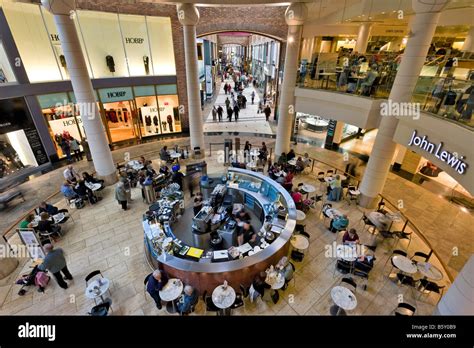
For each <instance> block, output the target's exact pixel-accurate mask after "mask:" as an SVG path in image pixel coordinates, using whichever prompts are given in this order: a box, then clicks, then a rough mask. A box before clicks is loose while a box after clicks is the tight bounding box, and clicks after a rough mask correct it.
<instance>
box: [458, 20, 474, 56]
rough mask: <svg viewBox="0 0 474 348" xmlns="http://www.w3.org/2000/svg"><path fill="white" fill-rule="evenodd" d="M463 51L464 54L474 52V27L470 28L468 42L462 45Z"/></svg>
mask: <svg viewBox="0 0 474 348" xmlns="http://www.w3.org/2000/svg"><path fill="white" fill-rule="evenodd" d="M461 51H463V52H474V26H473V27H471V28H469V32H468V33H467V36H466V40H464V43H463V45H462V48H461Z"/></svg>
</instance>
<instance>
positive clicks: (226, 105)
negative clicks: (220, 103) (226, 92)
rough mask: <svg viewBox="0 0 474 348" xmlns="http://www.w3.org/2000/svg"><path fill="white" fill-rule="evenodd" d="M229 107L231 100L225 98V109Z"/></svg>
mask: <svg viewBox="0 0 474 348" xmlns="http://www.w3.org/2000/svg"><path fill="white" fill-rule="evenodd" d="M229 105H230V100H229V97H227V98H225V107H226V109H228V108H229Z"/></svg>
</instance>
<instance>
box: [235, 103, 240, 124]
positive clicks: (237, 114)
mask: <svg viewBox="0 0 474 348" xmlns="http://www.w3.org/2000/svg"><path fill="white" fill-rule="evenodd" d="M239 112H240V108H239V106H238V105H237V104H236V105H235V106H234V118H235V122H237V121H238V120H239Z"/></svg>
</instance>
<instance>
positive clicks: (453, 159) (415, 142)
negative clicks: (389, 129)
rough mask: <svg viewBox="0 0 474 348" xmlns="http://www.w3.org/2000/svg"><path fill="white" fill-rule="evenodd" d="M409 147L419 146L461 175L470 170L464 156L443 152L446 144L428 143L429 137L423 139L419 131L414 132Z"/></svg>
mask: <svg viewBox="0 0 474 348" xmlns="http://www.w3.org/2000/svg"><path fill="white" fill-rule="evenodd" d="M408 146H417V147H419V148H420V149H422V150H424V151H426V152H428V153H429V154H431V155H433V156H435V157H436V158H438V159H439V160H440V161H442V162H446V163H447V164H448V165H449V166H450V167H451V168H453V169H454V170H455V171H457V172H458V173H459V174H465V173H466V171H467V168H468V164H467V163H466V162H464V161H463V159H464V156H459V155H458V154H457V153H455V152H449V151H446V150H443V147H444V144H443V143H442V142H439V143H438V144H436V143H431V142H429V141H428V137H427V136H426V135H425V136H423V137H421V136H419V135H417V131H416V130H414V131H413V133H412V135H411V138H410V141H409V142H408Z"/></svg>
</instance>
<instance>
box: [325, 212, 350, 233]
mask: <svg viewBox="0 0 474 348" xmlns="http://www.w3.org/2000/svg"><path fill="white" fill-rule="evenodd" d="M347 226H349V219H347V216H346V215H338V216H336V217H335V218H334V219H332V220H331V224H330V226H329V229H330V230H331V232H334V233H335V232H337V231H342V230H343V229H345V228H346V227H347Z"/></svg>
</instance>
